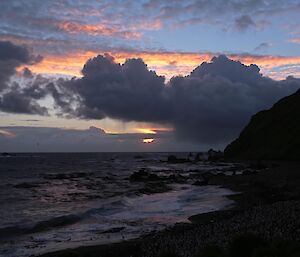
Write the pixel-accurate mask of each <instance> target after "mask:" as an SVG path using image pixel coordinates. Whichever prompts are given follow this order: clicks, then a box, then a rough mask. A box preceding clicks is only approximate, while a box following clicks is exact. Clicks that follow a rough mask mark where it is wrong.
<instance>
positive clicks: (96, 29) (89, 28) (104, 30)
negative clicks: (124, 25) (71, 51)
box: [56, 21, 142, 39]
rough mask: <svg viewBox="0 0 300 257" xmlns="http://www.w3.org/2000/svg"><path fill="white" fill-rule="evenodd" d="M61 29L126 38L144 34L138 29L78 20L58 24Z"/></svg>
mask: <svg viewBox="0 0 300 257" xmlns="http://www.w3.org/2000/svg"><path fill="white" fill-rule="evenodd" d="M56 25H57V27H58V28H59V29H61V30H64V31H66V32H68V33H72V34H73V33H81V32H83V33H87V34H90V35H93V36H97V35H103V36H120V37H123V38H126V39H140V38H141V37H142V34H141V33H140V32H136V31H127V30H122V29H121V28H119V27H118V26H114V25H109V26H107V25H104V24H81V23H77V22H70V21H63V22H59V23H57V24H56Z"/></svg>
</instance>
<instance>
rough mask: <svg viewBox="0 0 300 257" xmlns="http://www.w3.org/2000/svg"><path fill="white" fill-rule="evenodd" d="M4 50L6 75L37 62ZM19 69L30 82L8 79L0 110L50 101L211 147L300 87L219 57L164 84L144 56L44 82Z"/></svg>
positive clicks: (93, 62)
mask: <svg viewBox="0 0 300 257" xmlns="http://www.w3.org/2000/svg"><path fill="white" fill-rule="evenodd" d="M3 45H4V46H5V47H6V50H9V49H15V51H14V53H11V55H9V54H8V53H9V52H10V51H8V53H6V52H4V51H3V50H2V52H1V51H0V57H1V58H2V59H1V60H2V61H3V62H5V63H4V64H6V63H13V64H14V66H13V68H12V71H11V73H9V74H13V73H14V72H15V69H16V67H18V65H20V64H22V63H26V64H30V63H32V62H35V61H37V59H36V57H35V58H34V57H32V56H31V55H30V54H29V52H28V51H27V50H26V49H25V48H23V47H20V48H19V47H17V46H14V45H12V44H11V43H9V44H8V43H7V42H6V43H5V44H3ZM3 49H5V48H3ZM20 49H21V50H20ZM18 51H19V52H18ZM10 67H11V66H10ZM24 71H25V72H24V73H25V74H23V75H24V77H25V78H27V79H28V78H29V82H27V83H25V85H22V86H21V85H19V84H18V83H10V84H8V82H6V84H5V90H4V89H3V91H2V92H1V93H0V110H1V111H3V112H10V113H27V114H39V115H48V110H47V108H46V107H43V106H41V105H40V103H39V101H40V100H42V99H45V98H46V97H52V99H53V102H54V108H55V109H56V111H57V115H59V116H64V117H68V118H80V119H104V118H106V117H109V118H114V119H119V120H122V121H137V122H153V123H158V124H163V125H164V124H165V125H168V126H171V127H173V128H174V132H175V134H176V135H177V137H178V138H179V139H182V140H187V141H192V142H199V143H202V144H217V145H221V144H226V143H227V142H229V141H231V140H232V139H234V138H235V137H236V136H237V135H238V133H239V132H240V130H241V129H242V128H243V127H244V126H245V125H246V124H247V122H248V120H249V119H250V117H251V116H252V115H253V114H254V113H256V112H257V111H260V110H262V109H267V108H269V107H271V105H272V104H274V103H275V102H276V101H277V100H279V99H280V98H282V97H284V96H286V95H289V94H291V93H293V92H294V91H296V90H297V89H298V88H299V87H300V79H296V78H293V77H288V78H287V79H285V80H281V81H275V80H272V79H271V78H268V77H264V76H263V75H262V74H261V73H260V69H259V68H258V66H257V65H254V64H252V65H249V66H247V65H244V64H242V63H241V62H239V61H233V60H230V59H228V58H227V57H226V56H224V55H220V56H218V57H214V58H212V60H211V62H203V63H202V64H201V65H200V66H198V67H196V68H195V69H194V70H193V71H192V72H191V73H190V75H188V76H185V77H181V76H177V77H173V78H172V79H171V80H170V81H168V82H166V81H165V78H164V77H163V76H159V75H157V74H156V73H155V72H154V71H151V70H149V69H148V67H147V65H146V64H145V63H144V61H143V60H142V59H127V60H126V62H125V63H124V64H119V63H117V62H116V61H115V60H114V58H113V57H112V56H110V55H108V54H106V55H103V56H102V55H99V56H97V57H95V58H92V59H90V60H88V61H87V62H86V64H85V65H84V67H83V69H82V78H72V79H58V80H57V81H54V82H50V81H49V79H46V78H44V77H42V76H40V75H35V76H34V77H33V74H32V73H31V72H30V71H29V70H24ZM10 76H11V75H10ZM9 78H10V77H7V78H5V80H6V81H8V80H9ZM48 107H49V108H51V107H50V106H48Z"/></svg>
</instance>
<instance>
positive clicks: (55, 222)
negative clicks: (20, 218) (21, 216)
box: [0, 215, 82, 239]
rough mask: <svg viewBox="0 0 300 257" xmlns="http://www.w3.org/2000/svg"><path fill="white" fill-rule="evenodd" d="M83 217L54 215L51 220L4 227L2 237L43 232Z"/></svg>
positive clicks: (0, 235) (73, 222)
mask: <svg viewBox="0 0 300 257" xmlns="http://www.w3.org/2000/svg"><path fill="white" fill-rule="evenodd" d="M81 219H82V218H81V217H79V216H77V215H64V216H59V217H54V218H51V219H49V220H43V221H40V222H38V223H35V224H33V225H27V226H9V227H4V228H0V239H3V238H7V237H14V236H19V235H23V234H32V233H38V232H43V231H47V230H51V229H54V228H57V227H64V226H69V225H72V224H75V223H77V222H78V221H80V220H81Z"/></svg>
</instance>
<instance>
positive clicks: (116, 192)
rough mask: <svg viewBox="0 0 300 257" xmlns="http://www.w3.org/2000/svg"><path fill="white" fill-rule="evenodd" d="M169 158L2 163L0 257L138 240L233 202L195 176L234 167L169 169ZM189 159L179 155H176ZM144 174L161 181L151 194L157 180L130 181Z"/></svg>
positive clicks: (81, 157) (29, 157)
mask: <svg viewBox="0 0 300 257" xmlns="http://www.w3.org/2000/svg"><path fill="white" fill-rule="evenodd" d="M168 155H169V153H51V154H50V153H48V154H46V153H30V154H28V153H26V154H16V155H11V156H10V155H8V156H2V157H0V206H1V208H0V256H3V257H16V256H18V257H26V256H30V255H33V254H41V253H45V252H49V251H55V250H60V249H65V248H72V247H77V246H83V245H94V244H107V243H113V242H118V241H121V240H126V239H132V238H137V237H140V236H142V235H146V234H147V233H149V232H152V231H155V230H161V229H163V228H165V227H167V226H172V225H173V224H175V223H177V222H188V219H187V218H188V217H189V216H191V215H194V214H198V213H205V212H210V211H215V210H219V209H224V208H228V207H230V206H231V205H232V204H233V203H232V201H231V200H229V199H228V198H226V195H230V194H232V192H231V191H230V190H227V189H224V188H220V187H217V186H206V185H199V184H198V185H197V183H195V182H197V180H198V177H199V174H202V173H207V172H223V171H224V173H226V172H227V170H228V167H229V166H230V165H231V164H223V165H220V164H218V166H215V164H211V163H204V162H198V163H193V162H191V163H179V164H174V163H168V162H167V161H166V160H167V157H168ZM187 155H188V153H176V156H177V157H184V158H186V157H187ZM141 170H142V171H145V172H147V173H151V174H155V176H156V177H159V178H163V181H164V183H163V185H162V186H161V187H160V189H158V190H157V191H156V189H155V187H156V185H160V184H159V183H161V182H160V181H159V180H158V181H157V182H155V181H152V182H151V183H152V184H151V183H150V184H147V183H148V182H147V181H136V180H132V179H130V176H131V175H132V174H133V173H135V172H139V171H141ZM168 178H172V179H170V180H169V181H168ZM174 178H182V179H181V180H180V179H179V181H177V180H178V179H177V180H176V179H175V180H174ZM151 185H154V186H153V187H152V186H151ZM152 189H153V190H152Z"/></svg>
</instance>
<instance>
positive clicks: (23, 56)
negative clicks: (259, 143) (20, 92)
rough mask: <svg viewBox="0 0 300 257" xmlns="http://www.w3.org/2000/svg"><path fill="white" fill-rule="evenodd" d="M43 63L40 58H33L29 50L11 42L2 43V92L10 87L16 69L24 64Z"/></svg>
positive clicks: (0, 60)
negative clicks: (9, 83)
mask: <svg viewBox="0 0 300 257" xmlns="http://www.w3.org/2000/svg"><path fill="white" fill-rule="evenodd" d="M39 61H41V57H40V56H33V55H32V54H31V53H30V52H29V51H28V50H27V48H25V47H23V46H17V45H14V44H12V43H11V42H9V41H0V92H1V91H2V90H3V89H5V88H6V87H7V86H8V85H7V84H8V82H9V79H10V77H11V76H12V75H14V74H15V72H16V68H17V67H19V66H21V65H22V64H34V63H37V62H39Z"/></svg>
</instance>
